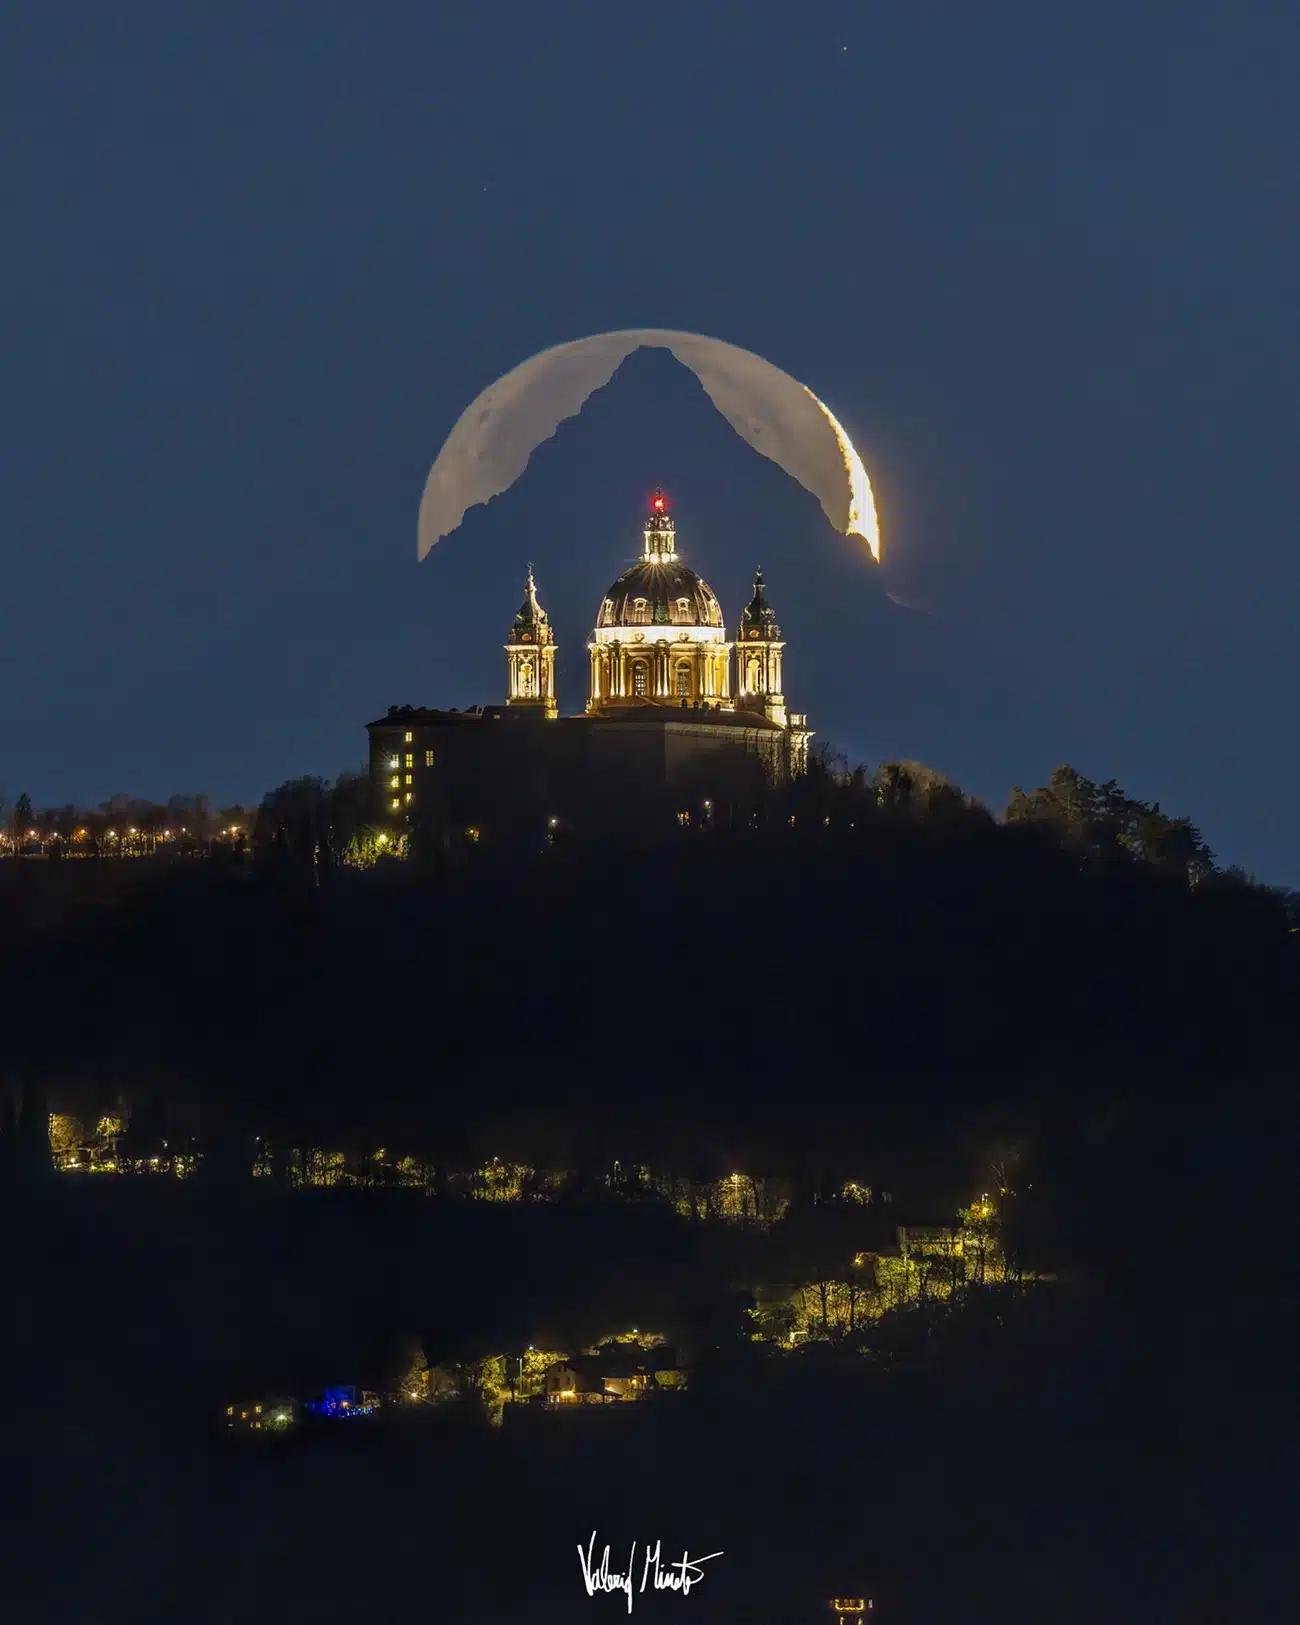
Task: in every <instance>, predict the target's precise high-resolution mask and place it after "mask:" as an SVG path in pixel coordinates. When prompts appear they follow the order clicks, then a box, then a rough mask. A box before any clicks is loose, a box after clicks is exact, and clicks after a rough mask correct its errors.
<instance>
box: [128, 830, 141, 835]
mask: <svg viewBox="0 0 1300 1625" xmlns="http://www.w3.org/2000/svg"><path fill="white" fill-rule="evenodd" d="M126 833H127V834H128V835H138V834H139V831H138V830H134V829H129V830H127V832H126Z"/></svg>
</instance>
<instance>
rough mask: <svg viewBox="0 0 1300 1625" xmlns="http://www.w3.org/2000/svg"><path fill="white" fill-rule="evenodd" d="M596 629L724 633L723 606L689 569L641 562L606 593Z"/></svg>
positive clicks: (624, 573) (641, 560)
mask: <svg viewBox="0 0 1300 1625" xmlns="http://www.w3.org/2000/svg"><path fill="white" fill-rule="evenodd" d="M596 626H597V629H598V630H603V629H605V628H607V627H616V626H711V627H715V628H716V629H717V630H718V632H719V633H721V632H722V606H721V604H719V603H718V600H717V597H716V595H715V594H714V591H713V588H712V587H710V586H709V584H708V582H707V581H703V580H701V578H700V577H699V576H698V575H696V573H695V571H694V570H692V569H690V568H689V567H688V566H687V565H685V564H678V563H671V564H670V563H658V562H652V561H651V560H648V559H638V560H637V562H636V563H635V564H634V565H632V567H631V568H630V569H628V570H624V572H623V574H622V575H621V576H619V578H618V580H617V581H616V582H615V583H614V584H613V586H612V587H610V588H609V590H608V591H607V592H606V594H605V598H604V601H603V602H602V604H601V606H600V612H599V614H598V615H597V616H596Z"/></svg>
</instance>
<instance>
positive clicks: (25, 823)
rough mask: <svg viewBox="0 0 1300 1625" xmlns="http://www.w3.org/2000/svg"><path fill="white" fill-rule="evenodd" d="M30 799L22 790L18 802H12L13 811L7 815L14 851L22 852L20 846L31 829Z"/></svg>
mask: <svg viewBox="0 0 1300 1625" xmlns="http://www.w3.org/2000/svg"><path fill="white" fill-rule="evenodd" d="M32 818H33V813H32V798H31V797H30V796H29V795H28V794H27V792H26V791H25V790H24V791H23V793H22V795H20V796H19V797H18V800H17V801H15V802H14V810H13V812H12V813H10V815H9V831H10V834H11V835H12V836H13V841H14V851H15V852H19V851H21V850H22V844H23V842H24V841H25V840H26V839H27V832H28V831H29V830H30V829H31V827H32Z"/></svg>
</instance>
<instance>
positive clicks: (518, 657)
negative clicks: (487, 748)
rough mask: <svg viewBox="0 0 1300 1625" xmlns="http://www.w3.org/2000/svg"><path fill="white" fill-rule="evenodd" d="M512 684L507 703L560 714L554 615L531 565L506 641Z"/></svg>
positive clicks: (550, 715)
mask: <svg viewBox="0 0 1300 1625" xmlns="http://www.w3.org/2000/svg"><path fill="white" fill-rule="evenodd" d="M505 648H506V661H507V663H508V666H509V675H510V687H509V692H508V694H507V704H509V705H512V706H520V707H527V708H529V709H531V710H536V711H540V712H541V713H542V714H543V715H545V716H547V717H554V716H555V715H556V714H557V707H556V703H555V633H554V632H553V631H552V629H551V618H550V616H549V615H548V614H547V613H546V611H545V610H544V609H543V608H542V606H541V604H540V603H539V602H538V599H537V583H536V582H535V581H534V580H533V567H532V565H531V564H530V565H529V566H528V584H527V586H526V588H525V589H524V601H523V603H522V604H521V605H520V606H519V611H518V613H517V614H516V615H515V618H514V623H513V625H512V626H511V628H510V641H509V642H508V643H507V644H506V646H505Z"/></svg>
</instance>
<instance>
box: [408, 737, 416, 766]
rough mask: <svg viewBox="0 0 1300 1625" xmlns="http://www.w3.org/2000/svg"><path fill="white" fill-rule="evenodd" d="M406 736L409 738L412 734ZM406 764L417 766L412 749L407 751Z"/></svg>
mask: <svg viewBox="0 0 1300 1625" xmlns="http://www.w3.org/2000/svg"><path fill="white" fill-rule="evenodd" d="M406 737H407V738H408V739H409V738H410V737H411V736H410V734H407V736H406ZM406 765H407V767H414V766H415V757H414V755H413V754H412V753H411V752H410V751H408V752H407V753H406Z"/></svg>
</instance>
